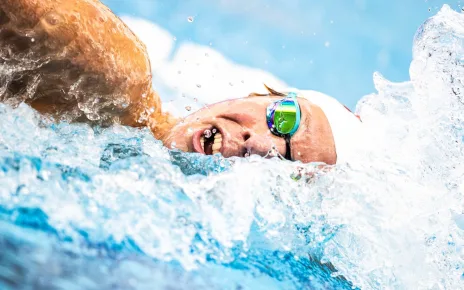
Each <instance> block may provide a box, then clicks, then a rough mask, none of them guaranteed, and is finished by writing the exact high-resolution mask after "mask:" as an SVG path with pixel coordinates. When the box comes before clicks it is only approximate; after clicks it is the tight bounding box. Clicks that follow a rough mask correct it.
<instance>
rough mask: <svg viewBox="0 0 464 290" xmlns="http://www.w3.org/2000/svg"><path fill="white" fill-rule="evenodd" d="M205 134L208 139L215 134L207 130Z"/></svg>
mask: <svg viewBox="0 0 464 290" xmlns="http://www.w3.org/2000/svg"><path fill="white" fill-rule="evenodd" d="M203 134H204V135H205V137H206V138H209V137H211V136H213V133H211V131H210V130H205V132H203Z"/></svg>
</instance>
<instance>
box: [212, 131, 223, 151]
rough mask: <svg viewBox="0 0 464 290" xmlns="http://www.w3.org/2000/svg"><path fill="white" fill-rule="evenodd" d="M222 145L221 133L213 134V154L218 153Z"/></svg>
mask: <svg viewBox="0 0 464 290" xmlns="http://www.w3.org/2000/svg"><path fill="white" fill-rule="evenodd" d="M221 147H222V135H221V133H216V134H215V135H214V143H213V154H216V153H219V150H220V149H221Z"/></svg>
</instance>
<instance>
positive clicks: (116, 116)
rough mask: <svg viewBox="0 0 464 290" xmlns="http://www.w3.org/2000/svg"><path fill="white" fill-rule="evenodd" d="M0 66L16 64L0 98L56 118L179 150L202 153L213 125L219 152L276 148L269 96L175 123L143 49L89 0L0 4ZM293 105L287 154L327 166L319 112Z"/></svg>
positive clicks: (327, 134)
mask: <svg viewBox="0 0 464 290" xmlns="http://www.w3.org/2000/svg"><path fill="white" fill-rule="evenodd" d="M0 64H2V65H6V66H7V67H8V66H12V67H18V68H23V69H18V70H16V71H14V72H12V73H9V74H8V75H7V77H8V76H9V77H11V81H9V82H7V83H5V84H2V83H0V85H2V86H6V88H7V89H6V90H4V91H3V92H2V91H1V90H0V101H1V102H9V103H12V104H17V103H19V102H26V103H28V104H30V105H31V106H32V107H34V108H35V109H36V110H38V111H39V112H41V113H43V114H44V115H51V116H53V117H56V118H57V119H58V120H59V119H62V118H63V119H65V120H68V121H75V122H87V123H91V124H94V123H96V124H101V125H111V124H112V123H121V124H123V125H128V126H134V127H139V126H148V127H149V128H150V129H151V130H152V132H153V134H154V136H155V137H156V138H158V139H160V140H162V141H163V143H164V144H165V145H166V146H167V147H168V148H172V147H171V145H172V144H174V143H175V144H176V146H175V147H176V148H178V149H181V150H183V151H186V152H199V153H207V154H211V153H212V152H211V151H212V150H211V146H212V144H211V142H209V141H208V140H207V141H205V142H206V143H208V146H206V147H207V150H204V149H203V147H202V146H201V142H200V140H201V136H202V133H203V132H204V131H205V130H207V129H210V130H212V129H213V128H216V130H218V131H219V132H220V133H221V135H222V137H223V139H222V141H221V142H222V143H218V144H221V145H222V146H221V148H220V149H217V150H216V151H217V152H220V153H221V154H222V155H223V156H225V157H231V156H239V157H241V156H245V154H247V153H249V154H258V155H261V156H266V155H268V152H269V150H270V149H271V148H273V147H275V148H276V150H277V151H278V152H279V153H280V154H281V155H282V156H285V153H286V152H285V150H286V146H285V140H284V139H282V138H280V137H277V136H274V135H272V133H271V132H270V131H269V129H268V128H267V124H266V116H265V112H266V107H267V106H268V104H269V103H270V102H272V101H273V100H275V99H276V98H279V97H277V96H272V95H271V96H266V97H262V96H261V97H248V98H242V99H234V100H229V101H225V102H221V103H218V104H214V105H211V106H208V107H206V108H203V109H201V110H199V111H197V112H195V113H193V114H192V115H190V116H189V117H188V118H186V119H184V120H181V122H176V121H177V120H176V119H175V118H174V117H172V116H171V115H169V114H167V113H164V112H162V110H161V101H160V98H159V96H158V95H157V94H156V93H155V92H154V91H153V89H152V84H151V67H150V62H149V59H148V54H147V52H146V48H145V46H144V45H143V44H142V43H141V42H140V40H139V39H138V38H137V37H136V36H135V35H134V34H133V33H132V31H130V29H129V28H128V27H127V26H126V25H124V23H123V22H122V21H121V20H120V19H119V18H118V17H117V16H115V15H114V14H113V13H112V12H111V11H110V10H109V9H108V8H107V7H105V6H104V5H103V4H102V3H101V2H100V1H98V0H56V1H47V0H2V1H0ZM1 77H2V75H0V80H1ZM299 102H300V106H301V110H302V120H301V124H300V128H299V130H298V131H297V132H296V134H295V135H294V136H293V137H292V139H291V143H290V144H291V150H292V152H291V153H292V157H293V160H299V161H302V162H305V163H306V162H313V161H317V162H324V163H327V164H334V163H335V162H336V153H335V145H334V141H333V136H332V132H331V129H330V125H329V123H328V121H327V119H326V117H325V115H324V113H323V112H322V110H321V109H320V108H319V107H317V106H315V105H314V104H311V103H310V102H308V101H307V100H305V99H300V100H299ZM213 140H214V138H213ZM218 144H215V145H216V146H220V145H218ZM216 151H215V152H216Z"/></svg>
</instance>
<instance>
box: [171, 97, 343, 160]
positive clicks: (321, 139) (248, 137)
mask: <svg viewBox="0 0 464 290" xmlns="http://www.w3.org/2000/svg"><path fill="white" fill-rule="evenodd" d="M279 98H281V97H277V96H264V97H263V96H260V97H247V98H241V99H234V100H228V101H224V102H220V103H216V104H213V105H210V106H207V107H205V108H203V109H201V110H199V111H197V112H195V113H193V114H191V115H190V116H188V117H187V118H185V119H184V120H182V121H181V122H179V123H178V124H177V125H175V126H174V128H173V129H172V130H171V131H170V133H169V134H168V135H167V136H166V138H164V140H163V143H164V144H165V146H167V147H168V148H177V149H180V150H182V151H186V152H197V153H203V154H205V153H207V154H211V150H205V149H206V147H205V148H202V146H201V142H200V138H201V137H202V136H204V132H205V131H206V130H213V129H216V130H217V131H218V132H219V133H220V134H221V135H222V144H221V148H220V149H219V152H220V153H221V154H222V155H223V156H224V157H231V156H238V157H244V156H246V154H247V153H248V154H257V155H260V156H268V155H269V151H270V150H271V149H272V148H273V147H274V148H275V149H276V150H277V151H278V153H279V154H280V155H282V156H285V153H286V152H285V151H286V146H285V140H284V139H283V138H281V137H278V136H275V135H273V134H272V133H271V132H270V131H269V129H268V127H267V123H266V107H267V106H268V105H269V104H270V103H271V102H272V101H275V100H277V99H279ZM298 102H299V104H300V108H301V123H300V127H299V129H298V131H297V132H296V133H295V135H293V137H292V138H291V142H290V144H291V153H292V159H293V160H298V161H301V162H303V163H307V162H324V163H326V164H335V162H336V160H337V156H336V151H335V144H334V140H333V136H332V131H331V128H330V125H329V123H328V121H327V118H326V116H325V115H324V113H323V112H322V110H321V109H320V108H319V107H318V106H316V105H314V104H312V103H311V102H309V101H308V100H306V99H303V98H298ZM205 146H206V145H205ZM205 151H209V152H205ZM271 156H272V154H271Z"/></svg>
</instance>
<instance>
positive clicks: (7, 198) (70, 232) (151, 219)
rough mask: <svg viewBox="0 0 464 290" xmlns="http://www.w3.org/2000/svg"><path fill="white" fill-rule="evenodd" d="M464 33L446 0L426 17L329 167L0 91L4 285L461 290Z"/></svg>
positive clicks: (462, 19)
mask: <svg viewBox="0 0 464 290" xmlns="http://www.w3.org/2000/svg"><path fill="white" fill-rule="evenodd" d="M463 39H464V16H463V15H461V14H458V13H456V12H454V11H451V10H450V9H449V8H448V7H447V6H445V7H444V8H443V9H442V11H441V12H439V13H438V14H437V15H436V16H435V17H434V18H432V19H430V20H428V21H427V22H426V23H425V24H424V25H423V26H422V27H421V28H420V29H419V30H418V33H417V35H416V37H415V39H414V46H413V51H414V60H413V62H412V63H411V68H410V76H411V80H410V81H408V82H405V83H391V82H389V81H388V80H385V79H384V78H383V77H382V76H381V75H380V74H375V75H374V84H375V85H376V88H377V90H378V92H377V93H376V94H372V95H369V96H366V97H364V98H363V99H362V100H361V101H360V102H359V104H358V107H357V110H358V113H360V114H361V117H362V118H363V120H364V124H366V130H367V132H368V133H369V134H368V135H367V136H368V138H367V139H366V140H360V148H359V158H358V159H357V160H353V161H352V162H350V163H348V164H340V165H337V166H336V167H334V168H332V169H331V170H329V171H328V172H320V171H317V169H316V167H315V165H312V164H309V165H302V164H296V163H290V162H286V161H280V160H273V159H262V158H260V157H258V156H251V157H250V158H247V159H237V158H231V159H224V158H222V157H220V156H200V155H197V154H186V153H181V152H176V151H171V152H170V151H168V150H166V149H165V148H164V147H163V146H162V144H161V143H160V142H159V141H157V140H155V139H154V138H153V137H152V135H151V133H150V132H149V131H148V130H139V129H132V128H126V127H121V126H113V127H110V128H98V127H95V128H91V127H89V126H87V125H85V124H67V123H66V122H61V123H57V122H53V121H51V120H47V119H44V118H42V117H41V116H39V115H38V114H36V113H35V112H34V111H33V110H32V109H30V108H29V107H27V106H26V105H20V106H19V107H16V108H12V107H10V106H9V105H3V104H0V185H1V186H0V248H1V249H2V250H1V251H0V288H1V289H351V288H352V287H357V288H359V289H464V278H463V275H464V270H463V269H464V262H463V261H464V198H463V197H464V194H463V192H464V191H463V189H464V184H463V183H462V180H464V179H463V177H464V165H463V164H464V155H463V152H464V150H463V149H464V147H463V143H462V140H463V136H464V135H463V132H464V131H463V130H462V129H463V124H464V121H463V120H464V116H463V112H464V110H463V109H464V108H463V107H464V105H463V101H462V100H463V99H462V98H461V97H462V95H461V91H462V89H463V88H464V87H463V84H464V69H463V68H462V60H463V59H464V48H463V45H462V44H463V43H462V42H463ZM0 68H1V67H0ZM298 167H301V168H303V170H305V171H310V172H315V175H314V177H313V178H311V179H310V180H306V178H301V179H297V178H295V171H296V169H297V168H298ZM295 179H297V180H295Z"/></svg>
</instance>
